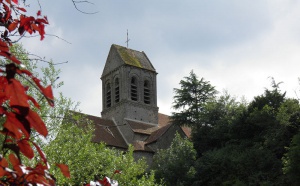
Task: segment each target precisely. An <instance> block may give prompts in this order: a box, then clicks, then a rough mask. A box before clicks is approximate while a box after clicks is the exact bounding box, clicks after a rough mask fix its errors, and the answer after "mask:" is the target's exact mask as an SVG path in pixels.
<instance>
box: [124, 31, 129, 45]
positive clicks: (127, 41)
mask: <svg viewBox="0 0 300 186" xmlns="http://www.w3.org/2000/svg"><path fill="white" fill-rule="evenodd" d="M129 41H130V39H129V38H128V29H127V40H126V41H125V43H126V44H127V48H128V43H129Z"/></svg>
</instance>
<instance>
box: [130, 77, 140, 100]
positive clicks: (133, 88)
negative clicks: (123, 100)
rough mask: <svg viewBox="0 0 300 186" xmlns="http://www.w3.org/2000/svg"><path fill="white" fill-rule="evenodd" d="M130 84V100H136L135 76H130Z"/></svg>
mask: <svg viewBox="0 0 300 186" xmlns="http://www.w3.org/2000/svg"><path fill="white" fill-rule="evenodd" d="M130 83H131V84H130V85H131V86H130V96H131V100H133V101H137V100H138V97H137V96H138V94H137V80H136V78H135V77H132V78H131V82H130Z"/></svg>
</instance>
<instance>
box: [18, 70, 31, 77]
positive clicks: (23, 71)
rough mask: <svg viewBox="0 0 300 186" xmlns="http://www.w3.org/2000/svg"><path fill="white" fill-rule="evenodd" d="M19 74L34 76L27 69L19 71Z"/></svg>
mask: <svg viewBox="0 0 300 186" xmlns="http://www.w3.org/2000/svg"><path fill="white" fill-rule="evenodd" d="M17 73H18V74H21V73H22V74H26V75H27V76H30V77H31V76H32V73H31V72H30V71H29V70H26V69H17Z"/></svg>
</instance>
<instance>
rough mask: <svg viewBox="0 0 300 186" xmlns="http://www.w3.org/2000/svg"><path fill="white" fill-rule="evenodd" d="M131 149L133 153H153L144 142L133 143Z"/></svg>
mask: <svg viewBox="0 0 300 186" xmlns="http://www.w3.org/2000/svg"><path fill="white" fill-rule="evenodd" d="M132 145H133V147H134V150H135V151H147V152H154V151H153V150H152V149H150V148H149V147H147V146H146V142H144V141H135V142H133V144H132Z"/></svg>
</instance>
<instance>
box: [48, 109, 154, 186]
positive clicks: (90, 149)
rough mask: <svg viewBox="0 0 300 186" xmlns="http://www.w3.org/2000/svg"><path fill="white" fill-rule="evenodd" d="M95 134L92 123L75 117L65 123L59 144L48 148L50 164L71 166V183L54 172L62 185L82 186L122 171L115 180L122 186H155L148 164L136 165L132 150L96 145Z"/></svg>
mask: <svg viewBox="0 0 300 186" xmlns="http://www.w3.org/2000/svg"><path fill="white" fill-rule="evenodd" d="M77 122H78V123H77ZM82 123H86V124H85V125H82ZM93 130H94V129H93V125H92V124H89V121H88V120H86V119H85V118H82V117H79V116H76V115H71V116H68V117H67V118H66V119H65V120H64V123H63V125H62V126H61V128H60V130H59V133H58V135H57V136H56V138H55V140H53V141H51V142H50V143H49V144H48V145H46V146H45V152H46V154H47V155H48V160H49V162H50V163H54V162H55V163H65V164H67V165H68V166H69V170H70V172H71V178H70V179H68V178H65V177H64V176H63V175H62V174H61V173H60V171H59V170H58V168H57V167H54V168H53V169H51V173H53V174H54V176H55V177H56V178H57V180H58V184H59V185H62V184H70V185H80V184H82V183H83V182H89V181H91V180H94V176H97V177H98V178H99V179H102V178H103V177H104V176H108V177H112V174H113V172H114V171H115V170H120V171H122V173H121V174H116V175H114V177H113V179H115V180H117V181H118V182H119V184H120V185H147V186H150V185H155V184H154V175H153V174H152V173H151V174H149V175H147V174H146V173H145V169H146V163H145V162H144V161H143V160H140V161H138V162H135V161H134V158H133V148H132V147H130V148H129V150H128V152H122V151H119V150H114V149H110V148H108V147H106V146H105V145H104V144H97V143H92V142H91V141H92V137H93Z"/></svg>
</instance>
